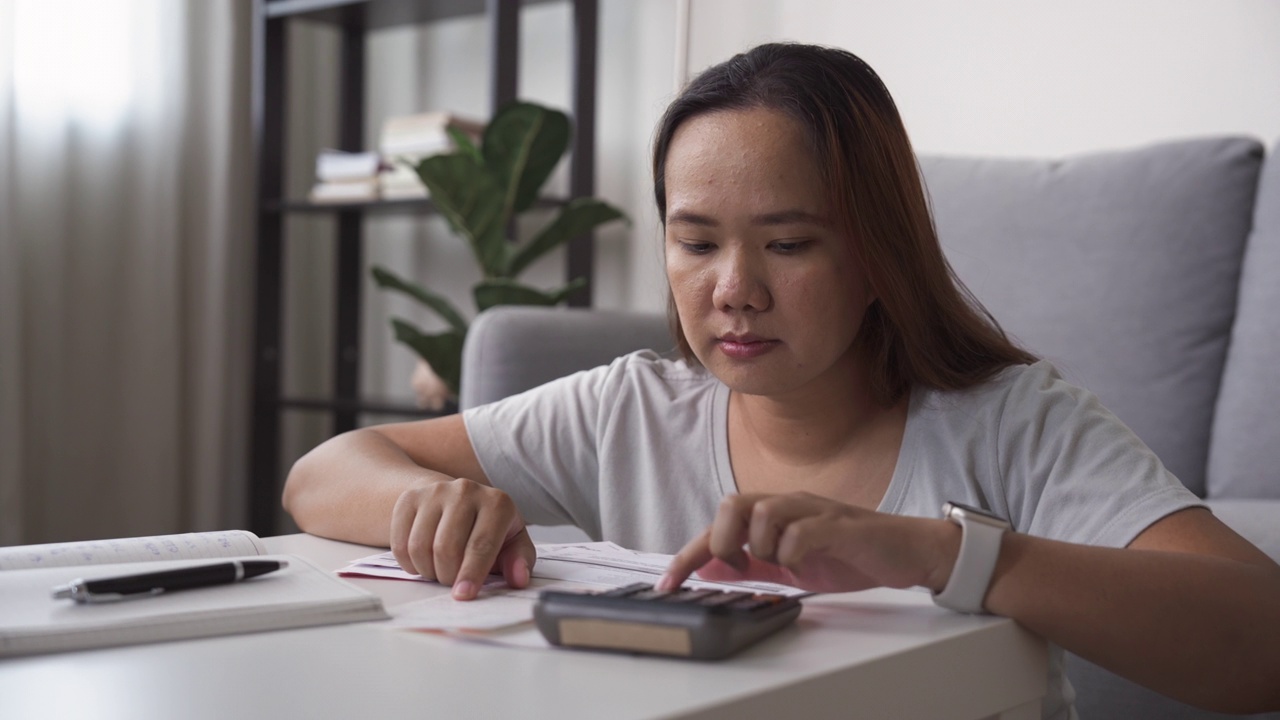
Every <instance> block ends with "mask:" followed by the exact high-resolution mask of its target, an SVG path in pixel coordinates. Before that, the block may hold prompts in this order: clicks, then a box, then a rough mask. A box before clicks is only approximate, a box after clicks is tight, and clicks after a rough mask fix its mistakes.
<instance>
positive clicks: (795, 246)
mask: <svg viewBox="0 0 1280 720" xmlns="http://www.w3.org/2000/svg"><path fill="white" fill-rule="evenodd" d="M808 244H809V241H808V240H804V239H794V240H774V241H773V242H771V243H769V247H771V248H773V249H774V250H776V251H778V252H780V253H784V254H787V253H794V252H799V251H800V250H803V249H804V247H805V246H806V245H808Z"/></svg>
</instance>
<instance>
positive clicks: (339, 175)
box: [316, 149, 384, 182]
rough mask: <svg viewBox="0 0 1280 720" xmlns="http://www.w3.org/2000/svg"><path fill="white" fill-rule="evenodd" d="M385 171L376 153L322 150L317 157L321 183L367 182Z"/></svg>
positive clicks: (318, 174) (317, 173)
mask: <svg viewBox="0 0 1280 720" xmlns="http://www.w3.org/2000/svg"><path fill="white" fill-rule="evenodd" d="M383 169H384V165H383V162H382V158H381V157H380V156H379V155H378V153H376V152H344V151H342V150H328V149H326V150H321V151H320V152H319V154H317V155H316V179H317V180H319V181H320V182H343V181H348V180H367V179H369V178H372V177H377V175H378V173H379V172H381V171H382V170H383Z"/></svg>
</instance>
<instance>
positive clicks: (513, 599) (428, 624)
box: [389, 578, 589, 632]
mask: <svg viewBox="0 0 1280 720" xmlns="http://www.w3.org/2000/svg"><path fill="white" fill-rule="evenodd" d="M551 589H555V590H562V589H566V590H584V589H589V588H584V587H583V586H581V585H578V584H576V583H566V582H559V581H555V580H541V579H538V578H534V579H533V580H532V581H531V582H530V583H529V587H527V588H522V589H519V590H517V589H515V588H510V587H507V584H506V582H505V581H503V580H501V579H494V580H491V581H489V582H488V583H485V585H484V588H482V589H481V591H480V595H479V596H478V597H476V599H475V600H468V601H466V602H459V601H457V600H454V599H453V597H452V596H451V595H448V594H443V595H436V596H434V597H429V598H426V599H424V600H415V601H413V602H407V603H404V604H403V605H397V606H396V607H394V608H392V609H391V622H390V623H389V625H390V626H391V627H401V628H412V629H415V630H441V631H457V632H482V631H483V632H488V631H493V630H501V629H507V628H512V627H513V626H516V625H521V624H524V623H531V622H533V603H534V601H536V600H537V599H538V593H539V592H541V591H543V590H551Z"/></svg>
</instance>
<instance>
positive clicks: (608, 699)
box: [0, 535, 1047, 720]
mask: <svg viewBox="0 0 1280 720" xmlns="http://www.w3.org/2000/svg"><path fill="white" fill-rule="evenodd" d="M266 543H267V545H268V547H269V548H270V549H271V551H272V552H282V553H293V554H297V555H302V556H305V557H308V558H311V559H312V560H315V561H317V562H318V563H319V564H320V565H321V566H323V567H330V568H335V569H336V568H338V567H341V566H342V565H345V564H346V562H347V561H348V560H351V559H354V558H357V557H362V556H364V555H368V554H370V553H371V552H373V550H372V549H371V548H368V547H364V546H361V545H350V544H346V543H338V542H333V541H329V540H321V539H319V538H315V537H311V536H307V535H290V536H285V537H278V538H268V539H267V540H266ZM354 582H355V583H356V584H358V585H360V586H362V587H366V588H368V589H370V590H372V591H374V592H377V593H378V594H379V595H381V596H382V597H383V598H384V599H385V601H386V602H387V605H388V607H392V606H394V605H396V604H398V603H401V602H405V601H408V600H415V599H421V598H423V597H428V596H430V595H432V594H436V593H441V592H445V590H444V589H443V588H441V587H439V586H435V585H428V584H426V583H410V582H403V581H391V580H354ZM1046 673H1047V668H1046V650H1045V645H1044V643H1043V641H1041V640H1039V639H1038V638H1035V637H1034V636H1032V635H1030V634H1029V633H1027V632H1026V631H1024V630H1022V629H1021V628H1019V627H1018V626H1017V625H1016V624H1014V623H1013V622H1012V621H1010V620H1005V619H1001V618H992V617H967V616H962V615H957V614H955V613H950V612H947V611H945V610H941V609H938V608H936V607H934V606H933V604H932V602H931V601H930V598H929V597H928V595H926V594H924V593H918V592H908V591H893V590H875V591H869V592H864V593H852V594H847V595H829V596H823V597H817V598H810V599H807V600H805V609H804V613H803V614H802V615H801V617H800V619H799V620H798V621H797V622H796V624H795V625H794V626H793V627H791V628H788V629H787V630H784V631H783V632H782V633H780V634H778V635H775V636H773V637H772V638H769V639H767V640H765V641H763V642H762V643H761V644H759V645H757V646H755V647H753V648H750V649H748V650H746V651H745V652H743V653H742V654H740V655H737V656H735V657H734V658H731V659H729V660H727V661H721V662H718V663H699V662H693V661H684V660H666V659H657V658H646V657H633V656H626V655H611V654H604V653H590V652H581V651H569V650H532V649H517V648H508V647H493V646H487V645H482V644H478V643H469V642H462V641H459V640H453V639H449V638H445V637H437V636H432V635H427V634H421V633H414V632H409V631H400V630H393V629H389V628H386V627H383V626H381V624H380V623H360V624H353V625H340V626H328V627H320V628H306V629H300V630H286V631H279V632H268V633H258V634H256V635H241V636H233V637H220V638H208V639H202V640H190V641H183V642H173V643H160V644H155V645H145V646H134V647H122V648H110V649H104V650H93V651H86V652H77V653H65V654H61V655H45V656H36V657H29V658H17V659H11V660H4V661H0V718H4V719H5V720H19V719H25V718H41V719H43V718H61V717H66V718H74V719H75V720H83V719H85V718H104V719H114V718H120V719H121V720H126V719H127V720H148V719H153V718H154V719H155V720H171V719H173V718H263V719H267V718H271V719H277V718H339V717H340V718H398V717H433V718H450V719H451V720H452V719H457V720H463V719H465V718H503V719H510V720H529V719H533V718H556V719H557V720H570V719H572V718H593V719H594V718H620V719H625V718H659V717H662V718H673V717H679V718H726V719H730V720H745V719H748V718H767V719H768V720H777V719H778V718H794V717H803V718H826V717H843V718H849V717H857V718H936V719H938V720H946V719H947V718H955V719H957V720H961V719H963V720H973V719H975V718H986V717H989V716H994V717H997V718H1000V719H1001V720H1015V719H1017V720H1022V719H1024V718H1025V719H1028V720H1029V719H1030V718H1036V717H1039V698H1040V697H1041V696H1042V695H1043V694H1044V692H1045V679H1046Z"/></svg>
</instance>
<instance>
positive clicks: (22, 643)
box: [0, 531, 387, 657]
mask: <svg viewBox="0 0 1280 720" xmlns="http://www.w3.org/2000/svg"><path fill="white" fill-rule="evenodd" d="M246 547H247V548H249V550H248V552H247V553H245V552H243V551H244V550H245V548H246ZM265 551H266V549H265V547H263V545H262V542H261V541H260V540H258V538H257V537H256V536H254V535H252V533H243V532H240V531H235V532H227V533H188V534H184V535H169V536H157V537H147V538H123V539H118V540H105V541H96V542H91V543H58V544H53V545H34V546H24V547H17V548H0V562H3V565H0V567H3V568H5V569H4V570H3V571H0V657H8V656H14V655H31V654H38V653H49V652H60V651H66V650H81V649H87V648H96V647H107V646H114V645H132V644H139V643H150V642H160V641H166V640H180V639H188V638H198V637H208V636H214V635H229V634H238V633H249V632H259V631H264V630H281V629H286V628H296V627H306V626H312V625H328V624H336V623H348V622H359V621H365V620H381V619H385V618H387V613H386V611H385V610H384V609H383V606H382V600H381V599H380V598H379V597H378V596H377V595H374V594H372V593H370V592H367V591H365V590H362V589H360V588H357V587H355V586H354V585H351V584H349V583H347V582H345V581H344V580H342V579H340V578H338V577H337V576H335V575H334V574H333V573H330V572H327V571H325V570H323V569H321V568H319V567H317V566H316V565H314V564H312V563H311V562H310V561H308V560H306V559H304V558H300V557H296V556H290V555H262V553H265ZM246 556H247V557H262V558H264V559H272V560H284V561H287V562H288V567H285V568H282V569H281V570H277V571H275V572H272V573H269V574H267V575H263V576H261V577H257V578H253V579H251V580H245V581H243V582H237V583H231V584H227V585H217V586H212V587H204V588H198V589H192V590H182V591H178V592H173V593H163V594H160V595H155V596H149V597H146V598H142V599H138V600H126V601H123V602H108V603H99V604H79V603H75V602H73V601H71V600H65V599H63V600H59V599H54V598H53V597H52V589H53V588H55V587H57V586H60V585H65V584H67V583H70V582H73V581H75V580H78V579H85V580H93V579H97V578H106V577H115V576H121V575H131V574H137V573H141V572H152V571H159V570H173V569H178V568H183V567H191V566H199V565H207V564H210V563H213V562H217V559H221V558H235V557H246ZM171 557H172V558H180V559H167V558H171ZM121 558H124V559H123V561H120V562H117V560H120V559H121ZM157 558H166V559H157ZM81 561H83V564H81Z"/></svg>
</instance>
